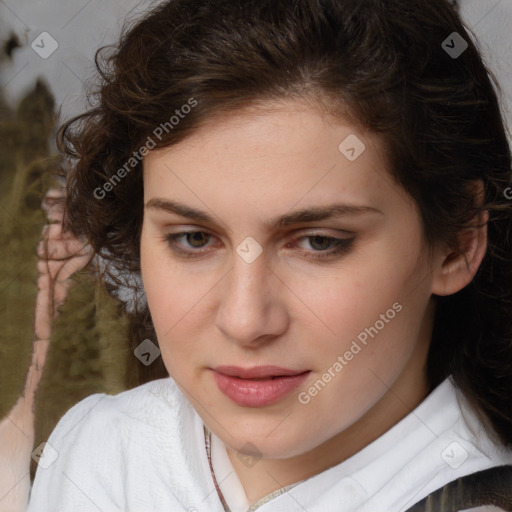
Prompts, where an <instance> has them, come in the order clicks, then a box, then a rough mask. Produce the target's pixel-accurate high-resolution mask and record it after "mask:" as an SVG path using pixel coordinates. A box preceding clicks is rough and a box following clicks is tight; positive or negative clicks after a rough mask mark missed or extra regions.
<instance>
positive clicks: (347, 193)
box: [144, 102, 400, 216]
mask: <svg viewBox="0 0 512 512" xmlns="http://www.w3.org/2000/svg"><path fill="white" fill-rule="evenodd" d="M386 165H387V164H386V159H385V156H384V145H383V142H382V140H381V139H380V138H379V137H378V136H377V135H375V134H372V133H370V132H368V131H364V130H363V129H362V128H361V127H359V126H354V125H353V124H351V122H350V121H349V120H348V119H337V120H336V121H335V120H334V119H332V118H331V117H326V116H325V115H324V114H323V113H322V112H321V111H320V110H319V109H315V108H313V107H312V106H311V105H309V104H305V103H300V102H288V103H286V102H281V103H279V104H277V105H276V104H273V105H269V106H265V107H261V108H260V109H255V108H252V109H250V110H244V111H236V112H231V113H229V114H225V115H222V116H218V117H216V118H214V119H212V120H210V121H209V122H208V123H206V124H204V125H203V126H201V127H200V128H199V129H197V130H196V131H195V132H194V133H193V134H192V135H190V136H189V137H188V138H186V139H185V140H183V141H181V142H179V143H178V144H175V145H173V146H170V147H168V148H164V149H161V150H155V151H151V152H150V153H149V154H148V155H147V156H146V157H145V159H144V191H145V198H144V200H145V202H146V203H147V201H148V200H150V199H151V198H153V197H155V196H158V197H164V198H166V197H167V198H172V199H178V200H179V201H180V202H186V203H187V204H190V205H196V206H198V207H200V206H202V207H203V208H202V209H204V206H205V204H207V203H209V202H210V203H212V204H215V205H222V207H223V208H226V207H227V206H231V207H232V208H231V209H232V210H233V209H234V208H236V207H240V210H239V211H240V212H245V213H246V214H249V211H250V206H251V204H256V205H257V208H258V209H259V211H264V212H265V213H268V214H269V216H270V214H271V213H272V212H283V211H286V210H288V209H291V208H292V207H299V206H305V205H309V204H326V203H331V202H336V201H345V202H347V203H350V204H368V205H371V206H374V207H376V208H379V205H382V203H383V202H386V201H389V200H390V199H392V198H393V194H399V193H400V191H399V190H398V186H397V185H396V183H395V182H394V180H393V179H392V178H391V176H390V174H389V172H388V170H387V166H386ZM226 201H227V203H226ZM202 202H204V203H205V204H201V203H202Z"/></svg>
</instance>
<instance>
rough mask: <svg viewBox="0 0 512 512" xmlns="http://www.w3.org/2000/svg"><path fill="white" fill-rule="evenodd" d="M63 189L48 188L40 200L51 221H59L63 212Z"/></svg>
mask: <svg viewBox="0 0 512 512" xmlns="http://www.w3.org/2000/svg"><path fill="white" fill-rule="evenodd" d="M64 201H65V189H64V188H51V189H49V190H48V191H47V192H46V194H45V196H44V198H43V200H42V202H41V207H42V209H43V210H44V211H45V212H46V214H47V217H48V219H49V220H50V221H52V222H60V221H61V220H62V216H63V213H64Z"/></svg>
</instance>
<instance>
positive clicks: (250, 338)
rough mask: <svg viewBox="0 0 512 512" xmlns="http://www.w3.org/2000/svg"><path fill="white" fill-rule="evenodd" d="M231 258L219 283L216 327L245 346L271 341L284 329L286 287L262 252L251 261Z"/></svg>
mask: <svg viewBox="0 0 512 512" xmlns="http://www.w3.org/2000/svg"><path fill="white" fill-rule="evenodd" d="M233 259H234V263H233V268H232V269H231V270H230V272H228V275H227V276H226V277H225V279H223V282H222V284H220V286H221V291H220V299H219V300H220V304H219V307H218V309H217V316H216V326H217V328H218V329H219V330H220V331H221V332H222V333H223V334H224V336H226V338H228V339H230V340H231V341H232V342H233V343H237V344H239V345H241V346H244V347H247V348H250V347H252V348H257V347H260V346H262V345H264V344H267V343H271V342H272V341H273V340H276V339H278V338H279V337H280V336H282V335H283V333H284V332H286V329H287V328H288V322H289V315H288V313H287V309H286V307H285V303H284V291H283V290H286V287H285V286H284V284H283V283H282V281H281V280H280V279H279V278H278V276H277V275H276V274H274V272H273V271H272V269H271V268H270V267H269V265H268V262H267V260H266V258H265V254H264V253H263V254H261V255H260V256H259V257H258V258H257V259H256V260H255V261H253V262H252V263H248V262H247V261H245V260H244V259H243V258H241V257H240V256H239V255H238V254H236V253H235V256H234V258H233Z"/></svg>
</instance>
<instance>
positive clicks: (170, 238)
mask: <svg viewBox="0 0 512 512" xmlns="http://www.w3.org/2000/svg"><path fill="white" fill-rule="evenodd" d="M195 233H202V234H205V235H208V236H213V235H211V234H210V233H207V232H205V231H183V232H181V233H176V234H170V235H166V236H165V237H164V241H165V242H166V243H167V244H168V245H169V247H170V249H171V251H173V252H174V253H176V254H179V255H181V256H182V257H185V258H200V257H201V256H202V255H203V254H205V253H207V252H209V251H201V250H197V251H195V250H192V251H189V250H185V249H181V248H180V247H179V246H178V244H177V243H176V240H177V239H178V238H181V237H183V236H186V235H193V234H195ZM315 237H320V238H325V239H327V240H329V241H330V242H332V243H333V244H334V249H331V250H329V251H320V252H319V251H314V252H316V253H317V254H316V255H314V256H311V255H310V256H308V257H309V258H311V259H313V260H322V259H326V258H332V257H334V256H337V255H340V254H345V253H347V252H348V251H349V250H350V247H351V245H352V242H353V241H354V239H353V238H337V237H332V236H327V235H322V234H320V233H319V234H314V235H308V236H302V237H300V238H297V239H293V240H292V242H298V241H300V240H303V239H305V238H315Z"/></svg>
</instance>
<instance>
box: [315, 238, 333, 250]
mask: <svg viewBox="0 0 512 512" xmlns="http://www.w3.org/2000/svg"><path fill="white" fill-rule="evenodd" d="M319 239H320V240H324V241H325V242H326V244H323V245H324V246H323V247H320V249H327V248H328V247H329V243H330V241H329V239H328V238H327V237H326V236H321V235H316V236H314V237H313V238H312V244H311V246H312V247H314V245H315V243H316V242H317V241H318V240H319ZM320 245H322V244H320Z"/></svg>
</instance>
